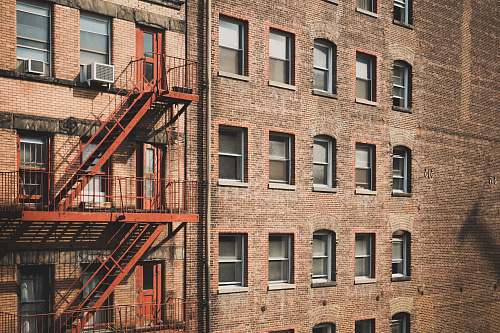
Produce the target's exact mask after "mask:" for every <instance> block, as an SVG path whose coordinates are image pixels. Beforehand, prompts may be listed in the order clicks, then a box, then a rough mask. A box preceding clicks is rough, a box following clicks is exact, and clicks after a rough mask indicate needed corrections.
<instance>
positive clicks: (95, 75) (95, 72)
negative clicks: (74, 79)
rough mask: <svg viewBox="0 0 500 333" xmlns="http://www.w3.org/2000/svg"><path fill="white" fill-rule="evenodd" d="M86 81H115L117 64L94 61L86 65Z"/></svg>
mask: <svg viewBox="0 0 500 333" xmlns="http://www.w3.org/2000/svg"><path fill="white" fill-rule="evenodd" d="M84 73H85V81H86V82H87V83H88V84H89V85H90V83H92V82H99V83H113V82H115V66H113V65H106V64H99V63H92V64H89V65H85V68H84Z"/></svg>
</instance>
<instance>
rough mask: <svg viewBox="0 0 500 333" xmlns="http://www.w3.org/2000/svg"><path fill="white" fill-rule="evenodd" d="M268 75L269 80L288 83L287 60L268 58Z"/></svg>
mask: <svg viewBox="0 0 500 333" xmlns="http://www.w3.org/2000/svg"><path fill="white" fill-rule="evenodd" d="M269 65H270V77H271V81H277V82H282V83H286V84H289V83H290V79H289V62H288V61H285V60H278V59H270V60H269Z"/></svg>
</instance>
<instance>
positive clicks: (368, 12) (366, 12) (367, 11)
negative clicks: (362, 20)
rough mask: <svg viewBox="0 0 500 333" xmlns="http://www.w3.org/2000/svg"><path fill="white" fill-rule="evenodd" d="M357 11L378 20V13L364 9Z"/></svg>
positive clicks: (357, 9)
mask: <svg viewBox="0 0 500 333" xmlns="http://www.w3.org/2000/svg"><path fill="white" fill-rule="evenodd" d="M356 11H357V12H358V13H361V14H365V15H368V16H370V17H374V18H378V14H377V13H374V12H370V11H369V10H365V9H362V8H356Z"/></svg>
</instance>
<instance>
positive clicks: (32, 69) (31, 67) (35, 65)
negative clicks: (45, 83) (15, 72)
mask: <svg viewBox="0 0 500 333" xmlns="http://www.w3.org/2000/svg"><path fill="white" fill-rule="evenodd" d="M44 67H45V64H44V63H43V61H40V60H34V59H27V60H24V72H25V73H30V74H38V75H43V74H44V73H45V71H44V70H43V69H44Z"/></svg>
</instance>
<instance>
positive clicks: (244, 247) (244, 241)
mask: <svg viewBox="0 0 500 333" xmlns="http://www.w3.org/2000/svg"><path fill="white" fill-rule="evenodd" d="M222 237H233V239H234V240H235V241H236V244H235V245H238V239H239V241H240V246H241V248H240V251H241V252H240V253H241V258H240V259H222V258H223V257H221V254H220V241H221V238H222ZM235 247H236V246H235ZM246 252H247V235H246V234H231V233H228V234H226V233H221V234H219V258H218V260H219V262H218V263H219V265H218V269H219V271H218V272H219V281H218V285H219V288H224V287H226V288H227V287H245V286H246V280H247V279H246V265H247V254H246ZM221 263H233V264H236V265H237V264H238V263H241V272H240V273H241V280H240V281H229V282H221V281H220V277H221V274H220V271H221V269H220V264H221Z"/></svg>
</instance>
